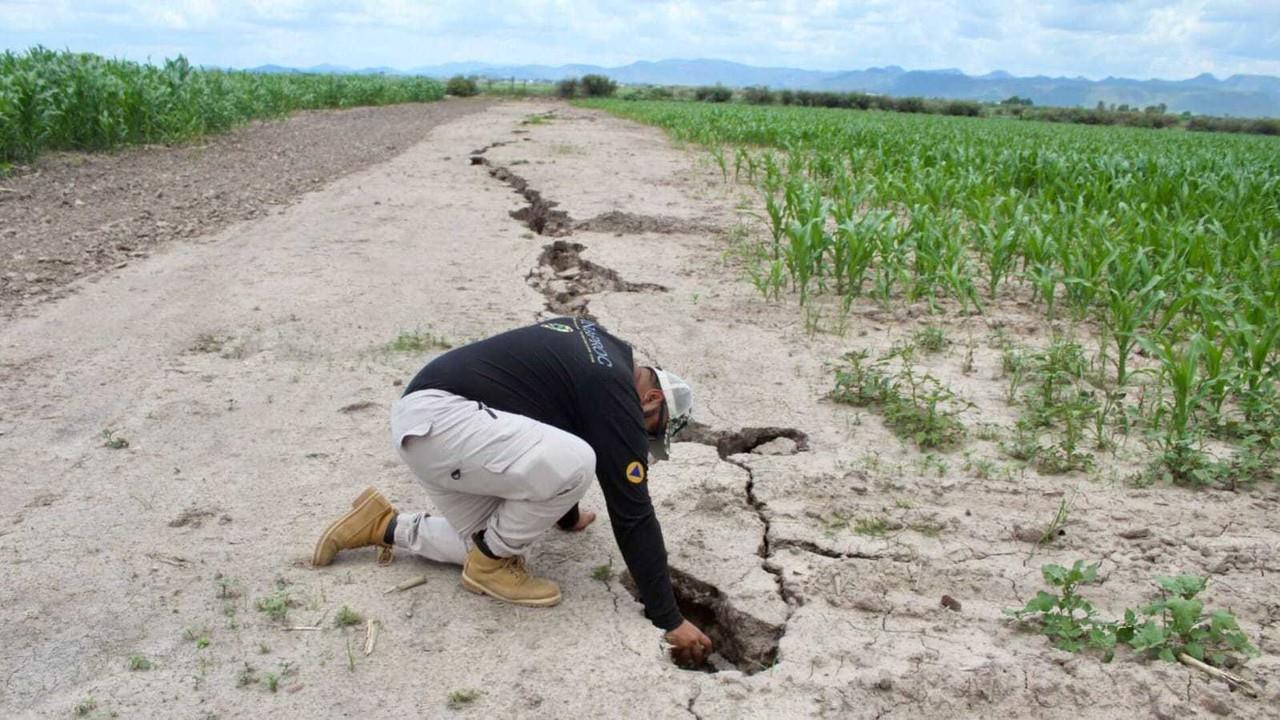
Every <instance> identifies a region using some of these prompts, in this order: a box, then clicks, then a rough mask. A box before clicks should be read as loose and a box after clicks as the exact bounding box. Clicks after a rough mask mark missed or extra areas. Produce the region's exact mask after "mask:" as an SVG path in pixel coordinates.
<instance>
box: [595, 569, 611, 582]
mask: <svg viewBox="0 0 1280 720" xmlns="http://www.w3.org/2000/svg"><path fill="white" fill-rule="evenodd" d="M591 579H592V580H599V581H600V582H606V583H607V582H609V581H610V580H612V579H613V566H612V565H597V566H595V567H594V568H592V569H591Z"/></svg>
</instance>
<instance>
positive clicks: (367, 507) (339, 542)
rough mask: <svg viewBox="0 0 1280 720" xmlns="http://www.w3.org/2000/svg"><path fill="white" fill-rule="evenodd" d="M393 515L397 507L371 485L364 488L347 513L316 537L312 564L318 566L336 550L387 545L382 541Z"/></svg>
mask: <svg viewBox="0 0 1280 720" xmlns="http://www.w3.org/2000/svg"><path fill="white" fill-rule="evenodd" d="M395 516H396V509H395V508H394V507H392V506H391V503H389V502H387V499H386V498H385V497H383V496H382V493H380V492H378V491H377V490H375V489H373V488H366V489H365V491H364V492H362V493H360V496H359V497H357V498H356V502H354V503H352V508H351V510H350V511H348V512H347V514H346V515H343V516H342V517H340V518H338V519H337V520H335V521H334V522H333V524H332V525H330V526H329V527H328V528H326V529H325V531H324V533H323V534H322V535H321V536H320V539H319V540H318V541H316V549H315V552H313V553H312V555H311V564H312V565H315V566H317V567H319V566H321V565H328V564H329V563H331V562H333V556H334V555H337V554H338V551H339V550H350V549H352V548H362V547H368V546H370V545H376V546H378V547H381V548H385V547H389V546H388V545H387V544H386V543H384V542H383V541H382V536H383V535H384V534H385V533H386V531H387V525H389V524H390V523H391V518H393V517H395Z"/></svg>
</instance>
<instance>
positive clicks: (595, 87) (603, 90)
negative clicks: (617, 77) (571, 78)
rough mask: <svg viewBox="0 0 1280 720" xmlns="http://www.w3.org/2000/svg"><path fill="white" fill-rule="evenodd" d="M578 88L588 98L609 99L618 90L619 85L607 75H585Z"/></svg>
mask: <svg viewBox="0 0 1280 720" xmlns="http://www.w3.org/2000/svg"><path fill="white" fill-rule="evenodd" d="M578 87H580V88H581V89H582V94H583V95H586V96H587V97H609V96H610V95H612V94H613V93H614V92H615V91H617V89H618V83H616V82H614V81H613V80H612V79H611V78H609V77H607V76H605V75H583V76H582V79H581V80H579V81H578Z"/></svg>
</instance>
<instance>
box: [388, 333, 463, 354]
mask: <svg viewBox="0 0 1280 720" xmlns="http://www.w3.org/2000/svg"><path fill="white" fill-rule="evenodd" d="M451 347H453V344H452V343H450V342H449V341H448V340H446V339H445V337H444V336H443V335H435V334H433V333H429V332H423V331H420V330H414V331H412V332H401V333H400V334H399V335H397V336H396V338H395V339H394V340H392V341H391V342H389V343H387V344H386V345H383V346H382V348H383V350H385V351H387V352H391V353H421V352H427V351H428V350H434V349H440V350H448V349H449V348H451Z"/></svg>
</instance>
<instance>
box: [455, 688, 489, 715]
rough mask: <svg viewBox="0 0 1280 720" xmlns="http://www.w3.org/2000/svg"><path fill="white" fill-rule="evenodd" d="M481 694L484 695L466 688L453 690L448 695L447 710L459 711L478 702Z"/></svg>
mask: <svg viewBox="0 0 1280 720" xmlns="http://www.w3.org/2000/svg"><path fill="white" fill-rule="evenodd" d="M483 694H484V693H483V692H481V691H480V690H473V689H471V688H466V689H463V690H453V691H451V692H450V693H449V703H448V705H449V709H450V710H461V709H462V708H464V707H466V706H467V705H470V704H471V703H473V702H475V701H476V700H479V699H480V696H481V695H483Z"/></svg>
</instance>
